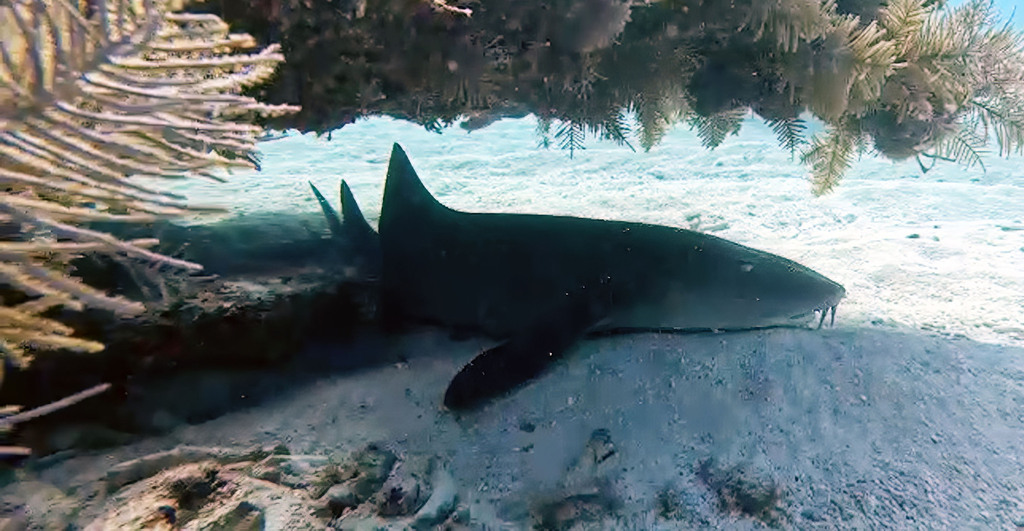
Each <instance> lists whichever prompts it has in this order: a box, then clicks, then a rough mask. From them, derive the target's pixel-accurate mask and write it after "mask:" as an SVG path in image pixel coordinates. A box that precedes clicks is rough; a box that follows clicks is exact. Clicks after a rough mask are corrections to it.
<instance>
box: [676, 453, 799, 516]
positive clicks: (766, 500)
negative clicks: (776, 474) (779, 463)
mask: <svg viewBox="0 0 1024 531" xmlns="http://www.w3.org/2000/svg"><path fill="white" fill-rule="evenodd" d="M696 474H697V479H699V480H700V481H701V483H703V484H704V485H706V486H707V487H708V488H709V489H711V491H712V492H713V493H714V494H715V497H716V498H717V499H718V508H719V510H721V511H722V512H724V513H727V514H733V515H741V516H745V517H749V518H754V519H756V520H759V521H761V522H762V523H764V524H765V525H768V526H770V527H780V526H781V525H782V523H783V522H782V517H783V516H784V515H783V514H781V511H780V508H779V503H780V502H781V500H782V489H781V488H780V487H779V486H778V485H777V484H775V483H774V482H772V481H765V480H762V479H758V478H755V477H753V476H752V475H751V473H750V472H749V471H747V470H745V469H744V468H742V467H740V466H733V467H730V468H721V467H720V466H719V465H718V464H717V463H715V460H714V459H713V458H709V459H705V460H703V461H701V462H700V463H698V464H697V470H696Z"/></svg>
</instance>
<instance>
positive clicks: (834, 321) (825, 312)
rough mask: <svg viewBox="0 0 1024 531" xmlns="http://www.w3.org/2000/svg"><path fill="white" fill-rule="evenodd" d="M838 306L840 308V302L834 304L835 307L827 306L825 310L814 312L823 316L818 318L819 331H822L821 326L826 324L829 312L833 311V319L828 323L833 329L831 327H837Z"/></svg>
mask: <svg viewBox="0 0 1024 531" xmlns="http://www.w3.org/2000/svg"><path fill="white" fill-rule="evenodd" d="M837 306H839V303H838V302H837V303H835V304H833V305H831V306H825V308H824V309H815V310H814V312H815V313H820V314H821V317H820V318H818V329H819V330H820V329H821V325H823V324H825V317H826V316H827V315H828V314H829V310H831V311H832V317H831V318H830V319H829V321H828V326H829V327H830V328H831V327H833V326H835V325H836V307H837Z"/></svg>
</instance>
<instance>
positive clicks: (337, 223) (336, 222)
mask: <svg viewBox="0 0 1024 531" xmlns="http://www.w3.org/2000/svg"><path fill="white" fill-rule="evenodd" d="M307 182H309V187H310V188H312V189H313V195H315V196H316V201H317V203H320V210H323V212H324V217H325V218H327V226H328V227H330V228H331V234H333V235H334V236H336V237H341V235H342V228H341V227H342V221H341V216H339V215H338V212H337V211H336V210H334V207H332V206H331V204H330V203H328V202H327V198H326V197H324V195H323V194H321V193H320V190H317V188H316V185H314V184H313V182H312V181H307ZM342 183H344V181H342ZM343 186H344V184H343ZM342 205H343V206H342V208H344V203H342Z"/></svg>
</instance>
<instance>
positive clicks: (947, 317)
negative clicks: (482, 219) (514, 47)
mask: <svg viewBox="0 0 1024 531" xmlns="http://www.w3.org/2000/svg"><path fill="white" fill-rule="evenodd" d="M535 128H536V120H535V119H534V118H532V117H530V118H525V119H519V120H504V121H501V122H498V123H496V124H494V125H491V126H490V127H487V128H485V129H482V130H478V131H474V132H472V133H467V132H466V131H464V130H462V129H460V128H458V127H452V128H449V129H447V130H445V132H444V133H442V134H436V133H431V132H428V131H425V130H424V129H423V128H422V127H420V126H417V125H414V124H410V123H406V122H402V121H397V120H391V119H386V118H378V119H371V120H365V121H361V122H359V123H356V124H354V125H350V126H347V127H345V128H343V129H341V130H340V131H336V132H335V133H334V134H333V135H331V138H330V139H329V140H328V138H327V137H326V136H324V137H320V138H317V137H315V136H313V135H298V134H290V135H288V136H287V137H285V138H281V139H278V140H273V141H269V142H265V143H263V144H262V145H261V151H262V159H263V169H262V172H260V173H255V172H252V173H248V172H247V173H236V174H234V175H233V176H230V178H229V179H230V181H229V182H228V183H226V184H212V183H206V182H199V181H189V182H187V183H182V184H176V185H175V191H178V192H183V193H185V194H187V195H188V196H189V197H190V199H191V200H193V201H194V202H197V203H199V202H201V203H217V204H222V205H228V206H230V207H231V209H232V210H233V211H234V212H237V213H253V212H267V211H284V212H295V211H307V212H316V211H318V207H317V204H316V202H315V201H314V199H313V196H312V194H311V193H310V190H309V187H308V185H307V184H306V181H307V180H309V181H312V182H313V183H315V184H316V185H317V186H318V187H319V188H320V189H321V190H323V191H324V193H325V194H327V195H328V196H329V197H330V198H331V200H332V201H336V200H337V191H338V184H339V181H340V180H341V179H346V180H347V181H348V182H349V184H350V186H352V189H353V192H354V193H355V196H356V198H357V200H358V201H359V203H360V206H361V207H362V209H363V212H364V213H365V214H366V216H367V217H368V218H369V219H370V220H371V222H372V223H375V222H376V218H377V216H378V214H379V210H380V198H381V193H382V187H383V183H384V175H385V171H386V167H387V162H388V156H389V154H390V151H391V144H392V142H398V143H400V144H401V145H402V146H403V147H404V148H405V149H406V151H407V152H408V154H409V156H410V158H411V159H412V162H413V165H414V166H415V167H416V169H417V171H418V172H419V174H420V176H421V178H422V179H423V181H424V183H425V184H426V186H427V188H428V189H429V190H430V191H431V192H433V193H434V194H435V195H436V197H437V198H438V199H439V200H440V201H442V202H443V203H445V204H446V205H448V206H451V207H453V208H457V209H463V210H471V211H484V212H524V213H545V214H569V215H576V216H586V217H594V218H607V219H622V220H630V221H644V222H651V223H659V224H664V225H671V226H677V227H683V228H691V229H696V230H701V231H704V232H709V233H712V234H715V235H718V236H721V237H724V238H727V239H730V240H733V241H737V242H740V243H743V244H745V245H749V246H752V247H756V248H760V249H764V250H767V251H770V252H773V253H777V254H780V255H783V256H786V257H788V258H792V259H795V260H797V261H799V262H801V263H804V264H806V265H808V266H810V267H813V268H814V269H816V270H818V271H820V272H822V273H823V274H825V275H826V276H829V277H830V278H833V279H835V280H837V281H839V282H841V283H842V284H844V285H845V286H846V288H847V291H848V298H847V300H845V301H844V302H843V304H842V305H841V306H840V308H839V315H838V320H837V326H844V327H854V326H901V325H902V326H910V327H914V328H921V329H927V330H934V331H936V332H939V333H944V334H962V335H966V336H968V337H970V338H972V339H976V340H980V341H986V342H998V343H1007V344H1024V317H1022V316H1021V310H1022V308H1024V178H1022V174H1024V169H1022V164H1024V160H1022V159H1021V158H1019V157H1017V158H1011V159H1001V158H998V157H997V156H995V155H994V154H991V155H990V156H988V157H987V158H986V159H985V163H986V171H983V170H982V169H981V168H974V169H969V170H968V169H964V168H963V167H961V166H957V165H955V164H939V165H938V166H937V167H935V168H934V169H933V170H931V171H929V172H928V173H926V174H922V173H921V171H920V169H919V168H918V165H917V163H916V162H914V161H913V160H910V161H906V162H903V163H896V164H894V163H892V162H889V161H887V160H884V159H881V158H877V157H873V156H865V157H863V158H862V159H861V160H860V161H858V162H857V163H856V164H855V165H854V167H853V169H852V170H851V171H850V172H849V173H848V174H847V176H846V178H845V179H844V181H843V182H842V184H841V185H840V186H839V188H838V189H837V190H836V191H835V192H834V193H832V194H830V195H827V196H825V197H820V198H818V197H814V196H813V195H812V194H811V191H810V185H809V183H808V182H807V179H806V170H805V168H804V167H803V166H802V165H801V164H800V163H799V161H797V160H792V159H791V158H790V154H789V153H788V152H786V151H784V150H783V149H782V148H780V147H779V146H778V144H777V143H776V141H775V138H774V136H773V134H772V132H771V131H770V130H769V129H768V128H766V127H765V126H764V125H762V124H760V123H758V122H757V121H754V120H749V121H747V122H746V123H745V124H744V127H743V130H742V132H741V133H740V135H739V136H734V137H730V138H728V139H727V140H726V142H725V143H724V144H722V145H721V146H720V147H719V148H717V149H715V150H713V151H709V150H706V149H703V148H702V147H700V143H699V141H698V139H697V137H696V136H695V134H694V133H692V132H690V131H689V130H687V129H686V128H678V129H676V130H674V131H672V132H671V133H669V134H668V135H667V136H666V137H665V139H664V141H663V142H662V143H661V144H660V145H659V146H657V147H655V148H654V149H652V150H651V151H650V152H647V153H645V152H643V151H642V150H638V151H637V152H632V151H630V149H628V148H626V147H621V146H617V145H615V144H613V143H611V142H602V141H598V140H597V139H588V141H587V149H586V150H584V151H580V152H577V153H576V154H575V156H574V157H572V158H570V156H569V153H568V152H566V151H561V150H558V149H557V148H555V149H543V148H540V147H538V142H537V139H538V137H537V135H536V133H535Z"/></svg>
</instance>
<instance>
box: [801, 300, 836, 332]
mask: <svg viewBox="0 0 1024 531" xmlns="http://www.w3.org/2000/svg"><path fill="white" fill-rule="evenodd" d="M837 306H839V303H838V302H837V303H833V304H824V305H822V306H819V307H817V308H814V309H813V310H811V311H809V312H806V313H801V314H797V315H794V316H792V317H790V318H789V319H790V321H796V322H799V323H801V324H802V326H806V324H804V323H807V322H808V321H810V319H811V316H812V315H813V316H814V317H817V318H818V326H817V327H815V328H816V329H819V330H820V329H821V327H823V326H824V325H825V319H826V318H828V320H829V321H828V325H829V326H830V327H832V326H835V324H836V307H837ZM811 322H812V323H813V321H811ZM807 324H809V323H807Z"/></svg>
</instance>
